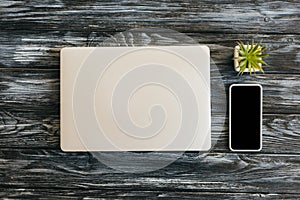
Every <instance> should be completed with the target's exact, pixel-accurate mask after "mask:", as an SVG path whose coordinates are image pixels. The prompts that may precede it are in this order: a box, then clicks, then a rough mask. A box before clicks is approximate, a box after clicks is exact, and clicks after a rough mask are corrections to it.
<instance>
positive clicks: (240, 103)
mask: <svg viewBox="0 0 300 200" xmlns="http://www.w3.org/2000/svg"><path fill="white" fill-rule="evenodd" d="M262 92H263V90H262V86H261V85H259V84H232V85H231V86H230V87H229V148H230V150H231V151H260V150H261V149H262Z"/></svg>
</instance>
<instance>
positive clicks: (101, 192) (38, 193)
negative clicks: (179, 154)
mask: <svg viewBox="0 0 300 200" xmlns="http://www.w3.org/2000/svg"><path fill="white" fill-rule="evenodd" d="M7 193H8V195H6V194H7ZM0 197H8V198H13V199H19V198H25V199H27V198H28V199H67V200H69V199H87V200H90V199H156V198H159V199H197V200H207V199H224V200H235V199H240V200H249V199H290V200H291V199H294V200H298V199H299V198H300V195H299V194H277V193H230V192H213V193H212V192H192V191H167V190H138V189H136V190H130V191H119V190H110V189H107V190H105V189H91V190H87V189H76V190H72V189H57V188H56V189H55V190H49V189H43V188H38V189H36V188H35V189H25V188H18V189H7V190H6V191H5V192H1V190H0ZM183 197H184V198H183Z"/></svg>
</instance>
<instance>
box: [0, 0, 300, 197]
mask: <svg viewBox="0 0 300 200" xmlns="http://www.w3.org/2000/svg"><path fill="white" fill-rule="evenodd" d="M299 21H300V19H299V2H298V1H296V0H286V1H284V0H278V1H277V0H269V1H263V0H256V1H250V0H246V1H241V2H237V1H234V0H226V1H223V0H222V1H207V0H205V1H180V0H175V1H170V0H163V1H150V0H143V1H128V0H122V1H114V0H113V1H107V0H105V1H94V0H90V1H83V0H78V1H71V0H55V1H52V0H46V1H37V0H33V1H19V0H17V1H9V0H1V2H0V70H1V73H0V198H1V199H78V198H79V199H95V198H98V199H102V198H109V199H132V198H136V199H146V198H165V199H184V198H188V199H261V198H264V199H300V193H299V191H300V157H299V155H300V140H299V139H300V137H299V136H300V132H299V130H300V96H299V95H300V65H299V63H300V54H299V49H300V42H299V41H300V35H299V31H300V27H299V25H298V24H299ZM153 27H157V28H171V29H174V30H176V31H180V32H183V33H186V35H188V36H190V37H191V38H192V39H193V40H195V41H197V42H198V43H200V44H205V45H208V46H209V47H210V50H211V58H212V61H213V62H214V63H215V64H216V67H217V69H216V68H214V69H212V70H211V76H212V79H211V84H212V89H213V92H212V100H213V102H212V106H213V108H212V138H213V141H217V143H216V145H215V146H214V147H213V149H212V151H211V152H210V153H208V154H199V153H195V152H194V153H191V152H187V153H185V154H184V155H182V156H181V157H180V159H178V160H177V161H176V162H175V163H173V164H171V165H169V166H167V167H165V168H163V169H160V170H158V171H154V172H149V173H143V174H136V173H123V172H120V171H116V170H113V169H111V168H108V167H106V166H105V165H104V164H102V163H101V162H99V161H98V160H96V158H94V157H93V156H92V155H91V154H89V153H64V152H62V151H61V150H60V148H59V134H60V130H59V128H60V120H59V106H60V105H59V73H60V72H59V52H60V49H61V48H62V47H67V46H69V47H78V46H80V47H82V46H103V45H113V46H122V45H129V46H134V45H136V44H137V43H139V44H140V42H141V41H142V43H143V44H145V45H151V44H155V43H159V44H163V45H180V44H182V41H181V40H180V39H176V37H175V38H174V37H173V36H172V35H170V34H168V33H165V32H163V31H161V32H157V33H156V34H149V33H142V34H130V33H125V34H123V35H122V34H119V35H118V36H117V37H116V35H115V34H116V33H118V32H119V31H125V30H128V29H131V28H153ZM252 39H254V40H255V41H258V40H260V39H263V43H264V45H266V46H267V48H268V53H269V54H270V56H269V57H268V58H266V61H267V62H268V63H269V66H267V67H265V71H266V74H257V75H252V76H249V75H245V76H243V77H237V76H236V73H235V72H233V71H232V51H233V47H234V46H235V44H236V41H238V40H242V41H251V40H252ZM104 41H105V42H104ZM104 43H105V44H104ZM220 80H222V83H224V85H225V91H226V92H227V94H228V87H229V85H230V84H232V83H253V82H255V83H260V84H262V85H263V88H264V108H263V112H264V115H263V138H264V139H263V149H262V151H261V152H260V153H255V154H253V153H249V154H247V153H245V154H240V153H232V152H230V151H229V150H228V119H227V116H228V115H227V113H226V109H227V105H226V104H224V101H225V99H221V98H220V95H219V93H220V91H219V89H220V87H219V85H220ZM221 85H222V84H221ZM224 118H225V122H224ZM139 155H140V156H145V158H147V153H143V154H142V153H139ZM124 156H125V158H128V160H131V157H130V156H129V157H127V156H128V155H127V154H124ZM157 156H158V161H160V160H163V159H168V157H170V158H173V157H174V156H176V155H175V154H174V153H168V154H166V153H162V152H160V153H158V155H157ZM140 162H143V159H141V161H140ZM147 167H148V166H145V168H147ZM133 170H134V167H133Z"/></svg>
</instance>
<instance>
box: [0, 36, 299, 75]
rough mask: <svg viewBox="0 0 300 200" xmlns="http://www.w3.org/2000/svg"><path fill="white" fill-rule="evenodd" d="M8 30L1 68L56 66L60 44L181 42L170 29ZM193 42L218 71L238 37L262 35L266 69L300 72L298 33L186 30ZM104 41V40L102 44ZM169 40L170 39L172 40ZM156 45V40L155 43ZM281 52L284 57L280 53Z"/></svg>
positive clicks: (1, 42)
mask: <svg viewBox="0 0 300 200" xmlns="http://www.w3.org/2000/svg"><path fill="white" fill-rule="evenodd" d="M11 33H12V32H10V31H3V30H2V31H1V30H0V47H1V48H0V67H1V68H34V69H59V52H60V49H61V48H62V47H83V46H105V45H109V41H111V43H112V44H113V45H116V46H117V45H120V46H124V45H130V46H135V45H136V43H139V42H140V41H141V40H145V41H147V43H145V45H147V44H149V45H152V44H153V43H155V42H156V43H157V41H158V40H159V44H161V45H180V44H182V43H183V42H182V41H180V40H176V39H175V40H174V37H173V36H172V35H169V33H159V34H155V35H154V34H153V35H151V34H147V33H143V34H140V35H137V34H135V35H134V39H135V40H133V42H132V43H130V42H129V41H130V39H131V37H132V35H130V34H122V37H121V36H119V38H118V37H116V36H115V35H114V33H106V32H101V31H100V30H99V31H90V32H88V33H86V32H85V31H81V32H74V31H67V32H66V31H43V32H39V31H32V30H31V31H20V30H18V31H14V32H13V35H12V34H11ZM187 36H189V37H191V38H192V39H193V40H194V41H195V42H198V43H199V44H204V45H208V46H209V47H210V51H211V59H212V61H213V62H214V63H215V64H216V65H217V66H218V67H219V70H220V71H231V70H232V69H233V67H232V66H233V63H232V57H233V47H234V46H235V45H236V42H237V41H239V40H241V41H245V42H247V41H248V42H251V40H252V39H254V40H256V41H258V40H260V39H263V43H264V45H265V46H266V47H267V48H268V53H269V54H270V55H269V57H267V58H266V62H267V63H268V64H269V66H267V67H265V71H266V73H293V74H294V73H298V74H299V73H300V54H299V50H300V36H299V35H274V34H260V35H257V34H225V35H224V34H218V33H216V34H209V33H187ZM103 41H107V42H106V43H105V45H104V44H103ZM171 41H172V42H171ZM156 45H157V44H156ZM282 55H284V59H283V56H282Z"/></svg>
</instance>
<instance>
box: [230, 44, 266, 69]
mask: <svg viewBox="0 0 300 200" xmlns="http://www.w3.org/2000/svg"><path fill="white" fill-rule="evenodd" d="M261 42H262V40H260V41H259V42H258V43H257V44H254V42H253V40H252V44H248V43H247V44H244V43H243V42H238V45H237V46H235V48H234V58H233V60H234V69H235V71H237V72H239V73H238V75H242V74H243V73H244V72H249V73H250V74H251V73H253V72H254V73H255V72H258V71H260V72H262V73H264V70H263V68H262V65H263V64H264V65H267V63H266V62H264V61H263V58H264V57H267V56H268V54H264V51H265V50H266V47H264V46H261Z"/></svg>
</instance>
